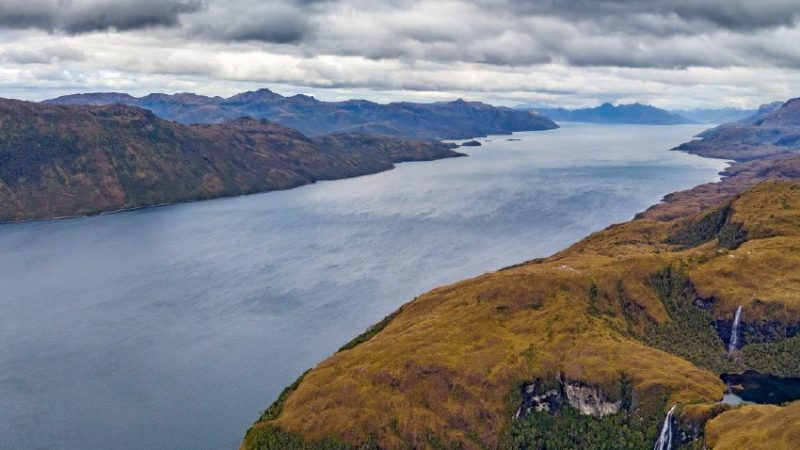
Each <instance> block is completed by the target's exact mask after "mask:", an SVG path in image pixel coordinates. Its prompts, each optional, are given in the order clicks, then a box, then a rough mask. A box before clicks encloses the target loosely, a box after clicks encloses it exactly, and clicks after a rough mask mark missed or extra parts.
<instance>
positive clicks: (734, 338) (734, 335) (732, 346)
mask: <svg viewBox="0 0 800 450" xmlns="http://www.w3.org/2000/svg"><path fill="white" fill-rule="evenodd" d="M741 320H742V307H741V305H740V306H739V307H738V308H736V315H735V316H734V317H733V328H732V329H731V341H730V343H729V344H728V354H729V355H730V354H731V353H733V351H734V350H736V344H738V343H739V322H740V321H741Z"/></svg>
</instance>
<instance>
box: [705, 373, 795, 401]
mask: <svg viewBox="0 0 800 450" xmlns="http://www.w3.org/2000/svg"><path fill="white" fill-rule="evenodd" d="M720 378H722V381H724V382H725V384H726V385H728V393H727V394H725V398H724V399H723V400H722V401H723V403H728V404H731V405H737V404H740V403H768V404H773V405H780V404H783V403H786V402H791V401H794V400H798V399H800V378H786V377H778V376H774V375H766V374H762V373H759V372H755V371H752V370H748V371H747V372H744V373H741V374H723V375H722V376H721V377H720Z"/></svg>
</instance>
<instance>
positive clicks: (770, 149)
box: [678, 98, 800, 161]
mask: <svg viewBox="0 0 800 450" xmlns="http://www.w3.org/2000/svg"><path fill="white" fill-rule="evenodd" d="M698 137H699V138H700V139H695V140H693V141H690V142H687V143H685V144H682V145H681V146H679V147H678V149H679V150H683V151H687V152H690V153H694V154H697V155H701V156H707V157H715V158H729V159H735V160H738V161H747V160H752V159H759V158H765V157H773V156H778V155H784V154H789V153H796V152H800V98H796V99H792V100H789V101H787V102H785V103H781V102H777V103H770V104H767V105H763V106H762V107H761V108H759V109H758V111H757V112H756V113H755V114H753V115H751V116H749V117H747V118H745V119H742V120H740V121H738V122H733V123H727V124H724V125H720V126H718V127H716V128H712V129H710V130H706V131H704V132H703V133H700V134H699V135H698Z"/></svg>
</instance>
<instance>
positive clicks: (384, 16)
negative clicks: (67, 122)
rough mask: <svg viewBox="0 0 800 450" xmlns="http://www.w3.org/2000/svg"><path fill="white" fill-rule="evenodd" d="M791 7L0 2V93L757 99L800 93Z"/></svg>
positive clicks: (541, 1) (504, 1) (436, 0)
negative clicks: (261, 91) (273, 91)
mask: <svg viewBox="0 0 800 450" xmlns="http://www.w3.org/2000/svg"><path fill="white" fill-rule="evenodd" d="M799 22H800V2H798V1H797V0H761V1H758V2H753V1H749V0H748V1H746V0H705V1H703V0H664V1H655V0H561V1H558V0H532V1H514V0H473V1H452V0H427V1H421V0H384V1H377V0H371V1H370V0H265V1H244V0H3V1H2V2H0V96H5V97H14V96H16V97H24V98H45V97H48V96H51V95H55V94H61V93H67V92H73V91H93V90H125V91H133V92H135V93H142V92H148V91H152V90H156V91H169V92H174V91H183V90H191V91H198V92H202V93H209V94H220V95H227V94H230V93H233V92H236V91H240V90H243V89H249V88H252V87H257V86H268V87H277V90H279V91H284V92H286V93H294V92H307V93H313V94H316V95H318V96H320V97H325V98H342V97H350V96H360V97H369V98H372V99H376V100H393V99H397V98H416V99H433V98H452V97H457V96H462V97H465V98H474V99H483V100H489V101H493V102H499V103H517V102H523V101H525V102H533V103H541V104H564V105H573V106H577V105H586V104H593V103H596V102H599V101H606V100H611V101H615V100H616V101H644V102H653V103H656V104H659V105H661V106H667V107H672V106H687V107H691V106H696V105H741V106H753V105H755V104H757V103H759V102H762V101H767V100H771V99H778V98H785V97H790V96H797V95H800V77H798V76H797V75H798V71H800V46H799V45H797V42H800V28H798V23H799Z"/></svg>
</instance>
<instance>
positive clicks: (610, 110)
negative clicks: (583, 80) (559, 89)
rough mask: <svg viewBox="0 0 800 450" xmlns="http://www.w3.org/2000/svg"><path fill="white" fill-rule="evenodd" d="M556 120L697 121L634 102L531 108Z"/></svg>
mask: <svg viewBox="0 0 800 450" xmlns="http://www.w3.org/2000/svg"><path fill="white" fill-rule="evenodd" d="M522 108H524V109H532V110H534V111H536V112H538V113H540V114H543V115H545V116H547V117H550V118H551V119H553V120H555V121H557V122H558V121H562V122H591V123H606V124H643V125H680V124H687V123H696V122H695V121H693V120H691V119H688V118H686V117H683V116H680V115H677V114H673V113H670V112H669V111H665V110H663V109H659V108H656V107H654V106H650V105H643V104H641V103H634V104H630V105H617V106H615V105H612V104H611V103H603V104H602V105H600V106H597V107H594V108H583V109H572V110H570V109H564V108H529V107H522Z"/></svg>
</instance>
